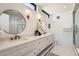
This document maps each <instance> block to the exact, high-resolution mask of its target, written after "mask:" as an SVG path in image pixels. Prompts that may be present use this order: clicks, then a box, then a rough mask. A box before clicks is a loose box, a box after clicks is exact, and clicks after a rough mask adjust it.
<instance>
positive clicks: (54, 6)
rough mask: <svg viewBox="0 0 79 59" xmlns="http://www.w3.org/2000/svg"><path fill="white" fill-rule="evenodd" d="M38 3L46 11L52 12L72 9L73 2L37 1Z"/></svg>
mask: <svg viewBox="0 0 79 59" xmlns="http://www.w3.org/2000/svg"><path fill="white" fill-rule="evenodd" d="M38 5H39V6H40V7H41V8H42V9H44V10H45V11H47V12H48V13H50V14H51V13H52V12H67V11H73V9H74V5H75V4H74V3H38Z"/></svg>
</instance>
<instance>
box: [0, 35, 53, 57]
mask: <svg viewBox="0 0 79 59" xmlns="http://www.w3.org/2000/svg"><path fill="white" fill-rule="evenodd" d="M50 45H51V46H52V47H53V46H54V34H43V35H41V36H26V37H23V38H22V37H21V38H20V39H19V40H10V39H8V40H5V41H0V56H36V55H39V53H41V52H42V51H43V50H44V49H45V48H46V47H48V46H50Z"/></svg>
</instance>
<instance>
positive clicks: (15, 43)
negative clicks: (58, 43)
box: [0, 34, 52, 51]
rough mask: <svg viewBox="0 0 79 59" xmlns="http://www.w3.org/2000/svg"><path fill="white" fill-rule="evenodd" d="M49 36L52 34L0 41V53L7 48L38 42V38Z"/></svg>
mask: <svg viewBox="0 0 79 59" xmlns="http://www.w3.org/2000/svg"><path fill="white" fill-rule="evenodd" d="M49 35H52V34H43V35H41V36H26V37H23V38H21V39H17V40H10V39H7V40H3V41H0V51H1V50H4V49H7V48H11V47H14V46H18V45H21V44H23V43H29V42H32V41H34V40H38V39H40V38H43V37H46V36H49Z"/></svg>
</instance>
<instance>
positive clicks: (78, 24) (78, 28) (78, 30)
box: [74, 9, 79, 51]
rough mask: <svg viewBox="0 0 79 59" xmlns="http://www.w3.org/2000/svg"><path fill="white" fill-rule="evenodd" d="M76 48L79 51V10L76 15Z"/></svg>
mask: <svg viewBox="0 0 79 59" xmlns="http://www.w3.org/2000/svg"><path fill="white" fill-rule="evenodd" d="M74 34H75V46H76V49H77V50H78V51H79V9H77V11H76V13H75V33H74Z"/></svg>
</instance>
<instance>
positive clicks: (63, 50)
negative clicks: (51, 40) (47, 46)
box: [46, 45, 76, 56]
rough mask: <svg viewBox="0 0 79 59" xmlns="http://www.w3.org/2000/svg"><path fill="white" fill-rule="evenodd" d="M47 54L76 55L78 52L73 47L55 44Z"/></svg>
mask: <svg viewBox="0 0 79 59" xmlns="http://www.w3.org/2000/svg"><path fill="white" fill-rule="evenodd" d="M46 56H76V53H75V51H74V48H73V47H68V46H65V45H55V46H54V47H53V48H52V49H51V50H50V51H49V52H48V53H47V55H46Z"/></svg>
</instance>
